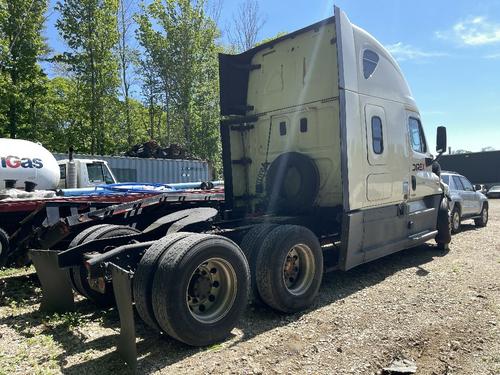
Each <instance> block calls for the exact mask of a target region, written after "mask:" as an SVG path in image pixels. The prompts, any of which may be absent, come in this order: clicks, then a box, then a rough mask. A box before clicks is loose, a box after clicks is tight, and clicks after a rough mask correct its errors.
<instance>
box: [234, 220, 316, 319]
mask: <svg viewBox="0 0 500 375" xmlns="http://www.w3.org/2000/svg"><path fill="white" fill-rule="evenodd" d="M249 243H250V244H251V246H248V247H247V244H249ZM242 248H243V249H244V250H243V251H244V252H245V254H246V255H247V257H248V261H249V264H250V271H251V274H252V275H251V277H252V289H253V290H252V294H253V296H254V298H255V299H260V300H262V301H263V302H264V303H265V304H267V305H268V306H270V307H272V308H273V309H275V310H278V311H280V312H285V313H293V312H297V311H301V310H304V309H306V308H307V307H309V306H310V305H311V304H312V303H313V301H314V299H315V297H316V296H317V294H318V290H319V287H320V285H321V280H322V276H323V253H322V250H321V246H320V243H319V241H318V239H317V237H316V235H315V234H314V233H313V232H311V231H310V230H309V229H307V228H305V227H302V226H297V225H272V224H260V225H257V226H256V227H254V228H253V229H252V230H250V231H249V232H248V233H247V235H246V236H245V237H244V239H243V241H242Z"/></svg>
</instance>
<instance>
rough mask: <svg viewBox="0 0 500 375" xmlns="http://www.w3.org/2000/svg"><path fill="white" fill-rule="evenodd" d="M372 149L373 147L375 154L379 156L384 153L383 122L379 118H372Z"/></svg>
mask: <svg viewBox="0 0 500 375" xmlns="http://www.w3.org/2000/svg"><path fill="white" fill-rule="evenodd" d="M372 147H373V152H374V153H376V154H378V155H380V154H381V153H382V152H384V137H383V133H382V120H381V119H380V117H378V116H373V117H372Z"/></svg>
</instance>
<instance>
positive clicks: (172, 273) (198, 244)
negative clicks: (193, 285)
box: [153, 234, 250, 346]
mask: <svg viewBox="0 0 500 375" xmlns="http://www.w3.org/2000/svg"><path fill="white" fill-rule="evenodd" d="M210 258H222V259H224V260H225V261H227V262H228V263H229V264H230V265H231V267H232V268H233V270H234V274H235V277H236V286H237V287H236V289H235V296H234V300H233V302H232V304H231V306H230V308H229V310H228V311H227V313H226V314H225V315H224V316H223V317H221V318H220V319H219V320H217V321H215V322H211V323H210V324H209V323H203V322H200V321H199V320H197V319H195V318H194V317H193V315H192V314H191V311H190V309H189V307H188V303H187V299H186V296H187V290H188V286H189V282H190V279H191V276H192V274H193V272H194V271H195V269H196V268H197V267H198V266H199V265H200V264H202V263H203V262H204V261H206V260H208V259H210ZM249 287H250V271H249V268H248V263H247V261H246V259H245V255H244V254H243V251H241V249H240V248H239V247H238V245H236V244H235V243H234V242H232V241H231V240H229V239H227V238H225V237H221V236H215V235H207V234H192V235H191V236H189V237H186V238H184V239H182V240H179V241H178V242H176V243H175V244H174V245H172V246H171V247H170V248H169V250H168V251H167V252H165V253H164V254H163V256H162V257H161V259H160V261H159V263H158V268H157V270H156V273H155V276H154V280H153V310H154V314H155V317H156V321H157V322H158V324H159V325H160V327H161V328H162V330H163V331H165V333H167V334H168V335H170V336H171V337H173V338H175V339H177V340H179V341H181V342H183V343H185V344H188V345H192V346H206V345H211V344H214V343H216V342H219V341H222V340H224V339H225V338H226V337H227V336H228V335H229V333H230V332H231V330H232V329H233V328H234V327H235V325H236V323H237V322H238V320H239V319H240V317H241V315H242V313H243V311H244V310H245V308H246V306H247V302H248V292H249Z"/></svg>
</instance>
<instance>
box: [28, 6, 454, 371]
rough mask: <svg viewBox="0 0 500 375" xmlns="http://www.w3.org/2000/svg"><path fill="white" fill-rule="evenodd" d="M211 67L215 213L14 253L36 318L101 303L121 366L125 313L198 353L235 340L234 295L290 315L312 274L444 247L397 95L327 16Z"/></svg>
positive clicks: (395, 83)
mask: <svg viewBox="0 0 500 375" xmlns="http://www.w3.org/2000/svg"><path fill="white" fill-rule="evenodd" d="M219 62H220V93H221V94H220V95H221V114H222V116H223V119H222V121H221V139H222V153H223V155H222V156H223V164H224V184H225V192H224V194H225V201H224V203H223V204H222V205H220V202H216V203H217V204H213V206H212V207H213V208H210V207H206V206H210V200H209V199H207V198H203V199H202V200H203V201H204V203H205V207H199V208H191V209H187V210H181V211H179V210H174V211H175V212H173V213H171V214H169V215H167V216H163V217H159V215H158V211H148V210H147V207H148V206H147V205H148V202H149V201H148V200H144V201H136V202H134V204H133V206H130V207H129V206H126V207H125V206H123V207H122V206H116V207H113V210H109V209H108V210H106V209H105V210H101V211H94V212H92V213H91V214H89V215H79V216H75V217H74V218H72V217H70V218H68V219H67V222H66V224H64V225H62V224H61V223H59V224H58V225H57V226H54V228H53V229H51V228H47V229H46V231H45V232H44V234H43V236H45V237H44V238H47V239H54V238H55V237H57V236H60V237H61V236H66V239H67V241H68V242H70V243H69V246H68V247H67V248H54V249H50V250H37V249H32V250H31V252H30V254H31V258H32V259H33V262H34V264H35V267H36V270H37V273H38V275H39V277H40V281H41V284H42V288H43V293H44V300H43V303H42V308H46V309H49V310H64V309H68V308H73V307H74V305H73V292H72V289H73V290H75V291H77V292H78V293H80V294H82V295H84V296H86V297H87V298H89V299H90V300H93V301H94V302H96V303H97V304H113V303H116V305H117V307H118V311H119V313H120V320H121V334H120V341H119V344H118V348H119V350H120V352H121V354H122V355H123V356H124V357H125V359H126V361H127V362H128V363H130V364H131V365H134V364H135V363H136V349H135V342H136V339H135V334H134V332H135V329H134V321H133V316H134V313H133V308H134V306H135V309H136V310H137V313H138V315H139V316H140V317H141V319H142V320H143V321H145V322H146V323H147V325H149V326H150V327H151V329H153V330H155V331H162V332H164V333H166V334H167V335H169V336H172V337H173V338H175V339H177V340H179V341H182V342H184V343H187V344H189V345H195V346H204V345H209V344H212V343H214V342H217V341H220V340H223V339H224V338H225V337H226V336H227V335H228V334H229V332H230V331H231V330H232V329H233V328H234V327H235V325H236V324H237V322H238V320H239V318H240V317H241V314H242V312H243V311H244V309H245V306H246V302H247V299H248V298H247V296H248V294H249V292H251V294H252V295H254V296H255V297H258V298H260V299H261V300H262V301H263V302H264V303H266V304H267V305H269V306H270V307H271V308H273V309H276V310H278V311H281V312H285V313H289V312H295V311H299V310H303V309H305V308H307V307H308V306H310V305H311V303H312V302H313V301H314V298H315V297H316V295H317V293H318V290H319V287H320V284H321V280H322V275H323V272H324V271H331V270H348V269H350V268H352V267H355V266H357V265H359V264H362V263H365V262H368V261H371V260H373V259H376V258H379V257H381V256H384V255H387V254H391V253H393V252H396V251H399V250H402V249H406V248H409V247H414V246H418V245H422V244H423V243H425V242H427V241H429V240H435V241H436V242H437V244H438V247H441V248H445V247H447V244H448V243H449V242H450V226H449V209H448V202H447V198H446V197H445V195H444V194H443V191H442V189H441V185H440V178H439V176H438V174H435V173H433V171H432V164H433V162H435V158H434V157H433V155H432V154H431V152H430V148H429V146H428V144H427V141H426V137H425V135H424V130H423V127H422V122H421V118H420V113H419V111H418V108H417V105H416V103H415V101H414V99H413V97H412V95H411V91H410V89H409V87H408V84H407V82H406V80H405V78H404V76H403V74H402V72H401V70H400V68H399V66H398V64H397V63H396V61H395V60H394V59H393V58H392V56H391V55H390V54H389V52H388V51H387V50H386V49H385V48H384V47H383V46H382V45H381V44H380V43H379V42H378V41H377V40H376V39H375V38H374V37H373V36H371V35H370V34H368V33H367V32H366V31H364V30H362V29H361V28H359V27H357V26H355V25H353V24H352V23H351V22H350V21H349V19H348V18H347V16H346V15H345V14H344V13H343V12H342V11H340V10H339V9H338V8H335V15H334V17H331V18H328V19H326V20H324V21H321V22H318V23H316V24H313V25H311V26H308V27H306V28H304V29H301V30H298V31H296V32H293V33H291V34H288V35H285V36H283V37H280V38H278V39H276V40H273V41H270V42H268V43H265V44H263V45H259V46H258V47H255V48H253V49H251V50H249V51H246V52H244V53H242V54H239V55H225V54H222V55H220V57H219ZM445 150H446V130H445V128H443V127H440V128H438V134H437V149H436V151H437V153H438V154H441V153H442V152H444V151H445ZM435 171H436V172H437V171H438V168H436V169H435ZM176 202H177V203H178V204H184V205H185V204H187V203H190V204H192V203H195V202H194V201H193V200H192V199H191V200H190V198H189V197H187V196H183V197H177V198H176ZM191 207H193V206H191ZM179 208H185V206H179ZM152 212H156V216H154V215H152ZM95 224H99V225H95ZM117 224H119V225H117ZM43 236H42V237H43ZM42 242H43V241H42ZM45 243H47V242H45ZM45 249H46V248H45ZM68 275H69V276H68Z"/></svg>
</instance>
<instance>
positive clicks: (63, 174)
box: [59, 164, 66, 180]
mask: <svg viewBox="0 0 500 375" xmlns="http://www.w3.org/2000/svg"><path fill="white" fill-rule="evenodd" d="M59 178H60V179H61V180H65V179H66V164H61V165H59Z"/></svg>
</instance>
